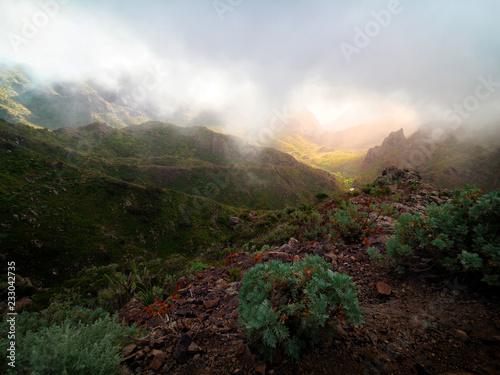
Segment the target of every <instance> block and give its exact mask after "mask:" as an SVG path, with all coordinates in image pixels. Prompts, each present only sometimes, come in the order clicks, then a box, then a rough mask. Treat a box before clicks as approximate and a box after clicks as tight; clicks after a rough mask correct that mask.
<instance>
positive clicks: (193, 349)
mask: <svg viewBox="0 0 500 375" xmlns="http://www.w3.org/2000/svg"><path fill="white" fill-rule="evenodd" d="M201 351H202V349H201V348H200V347H199V346H198V345H196V343H194V342H192V343H191V344H189V346H188V352H189V353H190V354H193V353H198V352H201Z"/></svg>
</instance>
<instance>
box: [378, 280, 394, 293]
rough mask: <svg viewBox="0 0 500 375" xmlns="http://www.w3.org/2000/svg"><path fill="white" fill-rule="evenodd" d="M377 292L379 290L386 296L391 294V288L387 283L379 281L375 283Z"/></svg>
mask: <svg viewBox="0 0 500 375" xmlns="http://www.w3.org/2000/svg"><path fill="white" fill-rule="evenodd" d="M377 292H379V293H380V294H383V295H385V296H388V295H389V294H391V292H392V289H391V287H390V286H389V285H388V284H387V283H384V282H383V281H379V282H378V283H377Z"/></svg>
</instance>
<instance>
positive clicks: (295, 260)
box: [293, 255, 300, 263]
mask: <svg viewBox="0 0 500 375" xmlns="http://www.w3.org/2000/svg"><path fill="white" fill-rule="evenodd" d="M293 262H294V263H297V262H300V257H299V256H298V255H295V256H294V257H293Z"/></svg>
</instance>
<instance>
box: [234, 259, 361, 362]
mask: <svg viewBox="0 0 500 375" xmlns="http://www.w3.org/2000/svg"><path fill="white" fill-rule="evenodd" d="M356 296H357V287H356V286H355V285H354V284H353V283H352V281H351V278H350V277H349V276H347V275H343V274H339V273H333V272H332V271H331V270H330V269H329V266H328V264H327V263H326V262H325V260H324V259H323V258H321V257H319V256H308V257H307V258H305V259H304V260H302V261H300V262H296V263H283V262H281V261H280V260H275V261H272V262H270V263H265V264H259V265H257V266H255V267H253V268H251V269H250V270H249V271H248V272H247V273H246V274H245V276H244V277H243V280H242V285H241V288H240V294H239V297H238V298H239V301H240V306H239V308H238V312H239V313H240V315H241V320H240V324H241V325H243V326H244V328H245V331H246V333H247V335H248V336H249V338H250V339H252V340H256V341H258V342H259V343H260V344H261V346H260V349H261V351H262V352H263V353H264V354H269V355H270V356H271V357H272V355H273V354H274V353H275V351H276V350H278V348H279V349H280V350H283V352H284V354H286V355H288V356H290V357H291V358H293V359H297V358H298V357H299V353H300V350H301V349H303V348H304V347H305V346H306V345H308V344H311V343H312V344H315V343H317V342H318V341H319V339H320V337H321V336H322V335H326V336H329V337H332V336H333V334H334V324H335V323H336V322H337V321H338V320H342V321H343V320H344V319H346V320H348V321H349V322H351V323H353V324H359V323H362V322H363V317H362V311H361V309H360V308H359V306H358V300H357V298H356Z"/></svg>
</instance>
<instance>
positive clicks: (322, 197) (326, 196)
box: [314, 193, 328, 202]
mask: <svg viewBox="0 0 500 375" xmlns="http://www.w3.org/2000/svg"><path fill="white" fill-rule="evenodd" d="M314 198H316V199H317V200H318V201H319V202H322V201H324V200H325V199H326V198H328V194H325V193H319V194H316V195H315V196H314Z"/></svg>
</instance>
